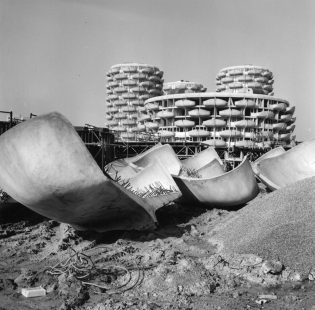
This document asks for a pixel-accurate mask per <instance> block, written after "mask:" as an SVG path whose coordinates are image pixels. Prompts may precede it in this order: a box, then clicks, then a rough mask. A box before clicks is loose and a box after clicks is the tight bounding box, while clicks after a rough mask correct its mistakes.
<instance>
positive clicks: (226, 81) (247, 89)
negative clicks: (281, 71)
mask: <svg viewBox="0 0 315 310" xmlns="http://www.w3.org/2000/svg"><path fill="white" fill-rule="evenodd" d="M273 82H274V80H273V73H272V72H271V71H270V70H268V69H267V68H264V67H260V66H252V65H244V66H233V67H227V68H223V69H221V70H220V71H219V73H218V74H217V76H216V91H217V92H234V93H253V94H264V95H273V86H272V85H273Z"/></svg>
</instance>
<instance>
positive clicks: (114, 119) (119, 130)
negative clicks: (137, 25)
mask: <svg viewBox="0 0 315 310" xmlns="http://www.w3.org/2000/svg"><path fill="white" fill-rule="evenodd" d="M106 75H107V85H106V87H107V90H106V93H107V99H106V107H107V111H106V114H107V115H106V119H107V124H108V126H109V128H110V129H111V130H113V131H114V132H115V135H116V139H117V140H118V141H129V140H130V141H134V140H136V139H141V137H142V136H143V135H145V133H146V132H147V129H151V128H150V127H149V126H152V125H151V124H144V123H145V121H146V120H149V119H150V118H151V116H150V115H149V114H148V110H147V109H146V108H145V107H144V103H145V101H146V100H147V99H150V98H153V97H155V96H160V95H162V94H163V91H162V88H163V79H162V77H163V71H161V70H160V69H159V68H157V67H155V66H152V65H148V64H139V63H123V64H117V65H114V66H112V67H111V68H110V70H109V71H108V72H107V74H106ZM152 129H155V127H154V125H153V128H152Z"/></svg>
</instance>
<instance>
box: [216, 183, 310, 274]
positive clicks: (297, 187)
mask: <svg viewBox="0 0 315 310" xmlns="http://www.w3.org/2000/svg"><path fill="white" fill-rule="evenodd" d="M211 240H212V241H214V242H215V243H217V244H218V245H219V246H220V247H221V251H222V252H226V253H232V252H234V253H239V254H250V253H251V254H256V255H258V256H260V257H264V258H266V259H279V260H281V261H282V262H283V264H284V265H285V266H289V267H290V268H291V269H294V270H296V271H299V272H304V273H308V272H309V271H310V269H311V268H312V267H314V265H315V264H314V256H315V178H314V177H313V178H308V179H305V180H302V181H300V182H297V183H294V184H292V185H290V186H288V187H285V188H283V189H280V190H278V191H275V192H273V193H271V194H269V195H267V196H265V197H264V198H262V199H260V200H258V201H255V202H253V203H251V204H249V205H248V206H246V207H245V208H243V209H241V210H239V211H237V212H236V214H235V216H233V217H229V218H228V219H227V221H226V222H225V223H224V224H223V225H220V226H218V227H217V228H216V229H215V230H214V232H213V234H212V236H211Z"/></svg>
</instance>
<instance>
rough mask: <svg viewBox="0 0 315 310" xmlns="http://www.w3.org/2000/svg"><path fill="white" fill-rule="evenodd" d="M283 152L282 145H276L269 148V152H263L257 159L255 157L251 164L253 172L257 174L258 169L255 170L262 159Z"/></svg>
mask: <svg viewBox="0 0 315 310" xmlns="http://www.w3.org/2000/svg"><path fill="white" fill-rule="evenodd" d="M283 153H285V149H284V148H283V147H282V146H279V147H276V148H275V149H272V150H270V151H269V152H267V153H265V154H264V155H262V156H260V157H259V158H258V159H256V160H255V161H254V162H253V163H251V165H252V169H253V171H254V173H255V175H256V176H258V170H257V165H258V164H259V163H260V162H261V161H262V160H264V159H267V158H272V157H276V156H279V155H281V154H283Z"/></svg>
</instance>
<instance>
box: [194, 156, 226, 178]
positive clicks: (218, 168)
mask: <svg viewBox="0 0 315 310" xmlns="http://www.w3.org/2000/svg"><path fill="white" fill-rule="evenodd" d="M197 172H198V174H199V175H200V176H201V178H214V177H216V176H219V175H222V174H224V173H225V171H224V169H223V166H222V165H221V164H220V162H219V161H218V160H217V159H216V158H215V159H213V160H212V161H210V163H208V164H206V165H205V166H203V167H202V168H200V169H198V170H197Z"/></svg>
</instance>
